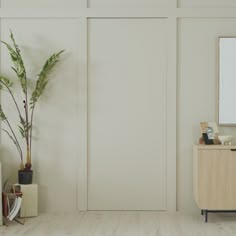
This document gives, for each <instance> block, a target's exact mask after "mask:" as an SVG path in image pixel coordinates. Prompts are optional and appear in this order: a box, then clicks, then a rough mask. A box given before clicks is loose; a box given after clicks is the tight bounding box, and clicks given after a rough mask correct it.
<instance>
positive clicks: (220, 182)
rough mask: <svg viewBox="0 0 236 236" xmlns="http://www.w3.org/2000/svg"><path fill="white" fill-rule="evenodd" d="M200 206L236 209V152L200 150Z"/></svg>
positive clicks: (198, 166) (198, 161)
mask: <svg viewBox="0 0 236 236" xmlns="http://www.w3.org/2000/svg"><path fill="white" fill-rule="evenodd" d="M197 154H198V155H197V173H196V174H197V183H196V184H197V188H198V194H199V196H198V200H199V205H201V206H203V208H206V209H216V210H217V209H219V210H227V209H236V186H235V182H236V171H235V170H236V152H234V151H231V150H230V149H228V150H198V153H197Z"/></svg>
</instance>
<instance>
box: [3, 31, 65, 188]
mask: <svg viewBox="0 0 236 236" xmlns="http://www.w3.org/2000/svg"><path fill="white" fill-rule="evenodd" d="M10 38H11V42H12V46H11V45H10V44H9V43H6V42H4V41H1V43H2V44H4V45H5V46H6V48H7V49H8V52H9V55H10V58H11V61H12V62H13V67H12V69H13V71H14V72H15V74H16V77H17V79H18V81H19V83H20V87H21V90H22V93H23V97H24V99H23V101H22V100H21V101H19V100H18V99H17V98H16V97H15V95H14V91H13V90H14V87H13V85H14V81H13V80H11V79H9V78H7V77H5V76H1V75H0V89H1V90H3V89H4V90H5V91H7V92H8V93H9V95H10V97H11V99H12V100H13V103H14V106H15V109H16V112H17V113H18V116H19V124H18V128H17V131H19V132H20V134H21V137H22V138H23V139H24V140H25V143H26V145H25V152H23V148H22V145H20V142H19V140H18V137H17V134H16V130H15V128H14V127H13V125H12V124H11V122H10V120H9V119H8V117H7V115H6V113H5V112H4V110H3V108H2V105H1V104H0V120H1V121H2V123H4V125H5V126H2V130H3V131H4V132H5V133H6V134H7V135H8V136H9V138H10V140H11V141H12V142H13V143H14V145H15V147H16V149H17V151H18V153H19V156H20V168H19V171H18V182H19V183H20V184H31V183H32V175H33V171H32V162H31V154H32V132H33V119H34V110H35V106H36V103H37V101H38V99H39V98H40V96H41V95H42V94H43V92H44V91H45V89H46V87H47V84H48V79H49V77H48V75H49V73H50V72H51V71H52V69H53V68H54V67H55V66H56V64H57V63H58V61H59V59H60V55H61V54H62V53H63V51H64V50H62V51H59V52H57V53H54V54H52V55H51V56H50V57H49V58H48V59H47V60H46V62H45V64H44V65H43V67H42V70H41V71H40V73H39V74H38V78H37V80H36V83H35V88H34V89H33V91H31V95H30V91H29V86H28V84H29V79H28V78H27V74H26V70H25V66H24V61H23V58H22V56H21V51H20V48H19V46H18V45H17V43H16V41H15V39H14V35H13V33H12V32H10ZM24 156H25V158H24Z"/></svg>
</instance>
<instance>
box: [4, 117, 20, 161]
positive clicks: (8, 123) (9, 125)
mask: <svg viewBox="0 0 236 236" xmlns="http://www.w3.org/2000/svg"><path fill="white" fill-rule="evenodd" d="M6 122H7V125H8V127H9V128H10V130H11V133H12V135H13V137H14V139H15V141H16V143H17V146H18V148H19V151H20V159H21V161H23V152H22V150H21V147H20V144H19V142H18V139H17V137H16V135H15V133H14V131H13V129H12V127H11V124H10V122H9V121H8V119H7V118H6Z"/></svg>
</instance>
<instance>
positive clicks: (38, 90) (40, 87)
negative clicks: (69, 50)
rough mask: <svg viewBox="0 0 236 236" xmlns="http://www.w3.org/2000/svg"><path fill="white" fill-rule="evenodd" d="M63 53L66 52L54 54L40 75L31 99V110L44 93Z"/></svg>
mask: <svg viewBox="0 0 236 236" xmlns="http://www.w3.org/2000/svg"><path fill="white" fill-rule="evenodd" d="M63 52H64V50H62V51H60V52H58V53H54V54H52V55H51V56H50V57H49V58H48V59H47V61H46V62H45V64H44V66H43V68H42V70H41V72H40V73H39V75H38V79H37V82H36V86H35V89H34V91H33V93H32V96H31V99H30V104H31V108H33V107H34V106H35V103H36V102H37V101H38V99H39V97H40V96H41V95H42V93H43V91H44V90H45V88H46V85H47V83H48V74H49V73H50V72H51V71H52V69H53V67H54V66H55V65H56V64H57V62H58V61H59V57H60V55H61V54H62V53H63Z"/></svg>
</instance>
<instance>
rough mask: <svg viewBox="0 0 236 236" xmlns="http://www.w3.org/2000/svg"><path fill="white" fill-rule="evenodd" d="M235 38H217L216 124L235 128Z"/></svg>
mask: <svg viewBox="0 0 236 236" xmlns="http://www.w3.org/2000/svg"><path fill="white" fill-rule="evenodd" d="M235 101H236V37H232V36H230V37H219V38H218V124H219V125H220V126H236V106H235Z"/></svg>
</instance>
